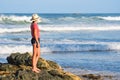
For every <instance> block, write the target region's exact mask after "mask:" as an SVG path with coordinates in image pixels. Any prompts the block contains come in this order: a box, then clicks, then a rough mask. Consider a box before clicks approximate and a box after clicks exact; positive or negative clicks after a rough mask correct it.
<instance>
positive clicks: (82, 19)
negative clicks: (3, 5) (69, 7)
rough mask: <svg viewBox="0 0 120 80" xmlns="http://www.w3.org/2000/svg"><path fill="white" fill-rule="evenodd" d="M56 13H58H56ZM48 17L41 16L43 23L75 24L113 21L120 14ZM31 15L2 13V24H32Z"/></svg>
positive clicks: (118, 17) (0, 16)
mask: <svg viewBox="0 0 120 80" xmlns="http://www.w3.org/2000/svg"><path fill="white" fill-rule="evenodd" d="M54 15H56V14H54ZM46 16H47V17H45V16H43V17H41V19H42V22H41V24H68V23H69V24H73V23H75V24H76V23H79V24H83V23H85V24H86V23H94V21H98V22H99V20H108V21H110V20H112V21H120V16H116V17H113V16H105V17H103V16H97V15H96V16H85V15H78V16H75V15H74V16H73V15H66V16H64V15H61V16H57V17H56V16H53V15H49V16H48V15H46ZM30 19H31V16H30V15H23V16H20V15H0V24H30V23H31V21H30Z"/></svg>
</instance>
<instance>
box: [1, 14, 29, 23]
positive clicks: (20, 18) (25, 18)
mask: <svg viewBox="0 0 120 80" xmlns="http://www.w3.org/2000/svg"><path fill="white" fill-rule="evenodd" d="M30 19H31V17H29V16H15V15H10V16H6V15H1V16H0V21H4V20H9V21H16V22H19V21H24V22H30Z"/></svg>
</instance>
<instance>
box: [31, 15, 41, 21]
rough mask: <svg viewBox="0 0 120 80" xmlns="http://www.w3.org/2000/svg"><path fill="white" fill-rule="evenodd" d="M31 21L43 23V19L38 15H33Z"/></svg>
mask: <svg viewBox="0 0 120 80" xmlns="http://www.w3.org/2000/svg"><path fill="white" fill-rule="evenodd" d="M30 20H31V21H38V22H41V18H40V17H39V16H38V15H37V14H33V15H32V18H31V19H30Z"/></svg>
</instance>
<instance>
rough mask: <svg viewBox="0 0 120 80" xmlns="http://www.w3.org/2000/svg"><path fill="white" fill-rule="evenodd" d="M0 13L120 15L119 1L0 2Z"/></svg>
mask: <svg viewBox="0 0 120 80" xmlns="http://www.w3.org/2000/svg"><path fill="white" fill-rule="evenodd" d="M0 13H120V0H1V1H0Z"/></svg>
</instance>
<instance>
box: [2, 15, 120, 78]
mask: <svg viewBox="0 0 120 80" xmlns="http://www.w3.org/2000/svg"><path fill="white" fill-rule="evenodd" d="M31 15H32V14H24V13H20V14H19V13H17V14H13V13H11V14H10V13H6V14H2V13H1V14H0V63H5V62H7V61H6V57H7V56H9V55H10V54H11V53H15V52H20V53H24V52H30V53H31V52H32V45H31V42H30V40H31V33H30V18H31ZM39 15H40V17H41V18H42V22H41V23H39V24H38V25H39V28H40V44H41V57H42V58H45V59H47V60H52V61H54V62H56V63H58V64H59V65H61V66H62V67H63V68H64V69H65V70H66V71H69V72H72V73H74V74H76V75H79V76H81V75H84V74H95V75H101V76H103V77H104V78H106V79H103V80H107V79H108V80H120V78H119V75H120V64H119V63H120V59H119V58H120V36H119V34H120V14H109V13H108V14H107V13H106V14H95V13H94V14H92V13H91V14H39ZM106 76H112V78H110V77H106ZM83 78H84V77H83ZM116 78H117V79H116Z"/></svg>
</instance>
